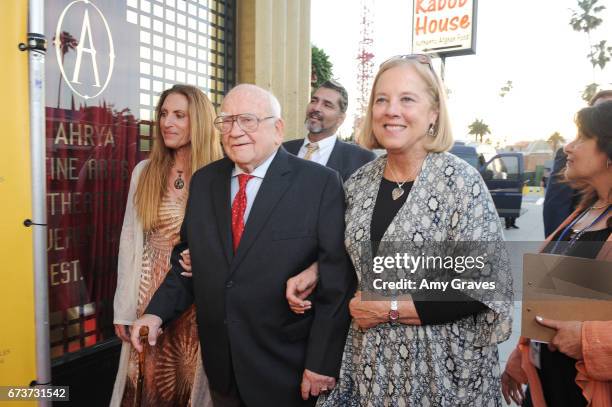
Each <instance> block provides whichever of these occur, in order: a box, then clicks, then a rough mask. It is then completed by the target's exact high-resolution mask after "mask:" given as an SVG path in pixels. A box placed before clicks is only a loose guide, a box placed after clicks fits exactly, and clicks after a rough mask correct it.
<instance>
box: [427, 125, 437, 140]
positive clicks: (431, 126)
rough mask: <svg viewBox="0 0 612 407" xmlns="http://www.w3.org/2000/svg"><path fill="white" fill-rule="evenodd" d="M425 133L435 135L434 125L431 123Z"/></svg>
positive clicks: (430, 135)
mask: <svg viewBox="0 0 612 407" xmlns="http://www.w3.org/2000/svg"><path fill="white" fill-rule="evenodd" d="M427 135H428V136H429V137H435V136H436V134H435V132H434V125H433V124H430V125H429V130H427Z"/></svg>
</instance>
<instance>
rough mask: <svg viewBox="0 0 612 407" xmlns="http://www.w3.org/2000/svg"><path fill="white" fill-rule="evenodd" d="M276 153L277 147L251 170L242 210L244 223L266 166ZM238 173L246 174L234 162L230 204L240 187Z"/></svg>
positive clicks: (266, 169)
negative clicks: (244, 207) (244, 206)
mask: <svg viewBox="0 0 612 407" xmlns="http://www.w3.org/2000/svg"><path fill="white" fill-rule="evenodd" d="M276 153H278V149H277V150H276V151H274V153H273V154H272V155H271V156H270V157H268V159H267V160H266V161H264V162H263V163H261V164H259V166H258V167H257V168H255V169H254V170H253V172H252V173H251V174H250V175H252V176H253V178H251V179H250V180H249V182H247V185H246V198H247V206H246V210H245V211H244V224H245V225H246V222H247V219H248V217H249V213H250V212H251V208H252V207H253V201H255V197H256V196H257V192H259V187H261V183H262V182H263V179H264V177H265V176H266V173H267V172H268V168H269V167H270V164H271V163H272V160H274V157H276ZM240 174H246V172H244V171H242V169H241V168H240V167H238V165H236V164H234V169H233V170H232V183H231V194H232V195H231V196H232V199H231V201H230V205H231V204H233V203H234V198H235V197H236V194H237V193H238V189H239V188H240V185H239V184H238V175H240Z"/></svg>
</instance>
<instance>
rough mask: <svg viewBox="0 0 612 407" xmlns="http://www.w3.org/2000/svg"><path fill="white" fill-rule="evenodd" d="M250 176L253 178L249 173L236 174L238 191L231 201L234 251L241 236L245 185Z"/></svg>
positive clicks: (244, 208) (245, 198) (245, 199)
mask: <svg viewBox="0 0 612 407" xmlns="http://www.w3.org/2000/svg"><path fill="white" fill-rule="evenodd" d="M251 178H253V176H252V175H249V174H239V175H238V185H239V188H238V193H237V194H236V196H235V197H234V202H232V238H233V244H234V252H236V249H237V248H238V244H240V239H241V238H242V232H244V212H245V211H246V207H247V197H246V185H247V182H249V180H250V179H251Z"/></svg>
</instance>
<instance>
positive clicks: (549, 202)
mask: <svg viewBox="0 0 612 407" xmlns="http://www.w3.org/2000/svg"><path fill="white" fill-rule="evenodd" d="M566 163H567V155H565V153H564V152H563V148H560V149H558V150H557V153H556V154H555V161H554V163H553V168H552V170H551V171H550V179H549V180H548V185H547V186H546V195H545V196H544V207H543V208H542V212H543V218H544V235H545V236H546V237H548V235H550V234H551V233H553V232H554V231H555V230H556V229H557V228H558V227H559V225H560V224H561V223H563V221H564V220H565V219H567V217H568V216H570V215H571V213H572V212H574V209H576V205H578V201H580V193H579V192H578V191H576V190H574V189H573V188H572V187H571V186H569V185H568V184H566V183H564V182H562V181H561V179H562V178H563V170H564V169H565V164H566Z"/></svg>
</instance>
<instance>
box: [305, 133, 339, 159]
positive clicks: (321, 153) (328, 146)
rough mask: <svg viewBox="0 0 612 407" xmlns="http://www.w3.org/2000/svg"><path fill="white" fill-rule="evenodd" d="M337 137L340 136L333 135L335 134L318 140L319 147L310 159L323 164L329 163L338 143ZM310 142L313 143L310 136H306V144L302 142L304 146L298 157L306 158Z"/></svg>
mask: <svg viewBox="0 0 612 407" xmlns="http://www.w3.org/2000/svg"><path fill="white" fill-rule="evenodd" d="M337 139H338V136H336V135H333V136H329V137H325V138H324V139H323V140H321V141H318V142H317V144H319V149H318V150H317V151H315V152H314V153H312V156H311V157H310V161H313V162H315V163H318V164H321V165H327V162H328V161H329V157H330V156H331V153H332V150H333V149H334V146H335V145H336V140H337ZM310 143H311V141H310V138H308V136H306V137H305V138H304V144H302V147H300V151H298V157H300V158H304V156H305V155H306V152H307V151H308V149H307V148H306V146H307V145H308V144H310Z"/></svg>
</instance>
